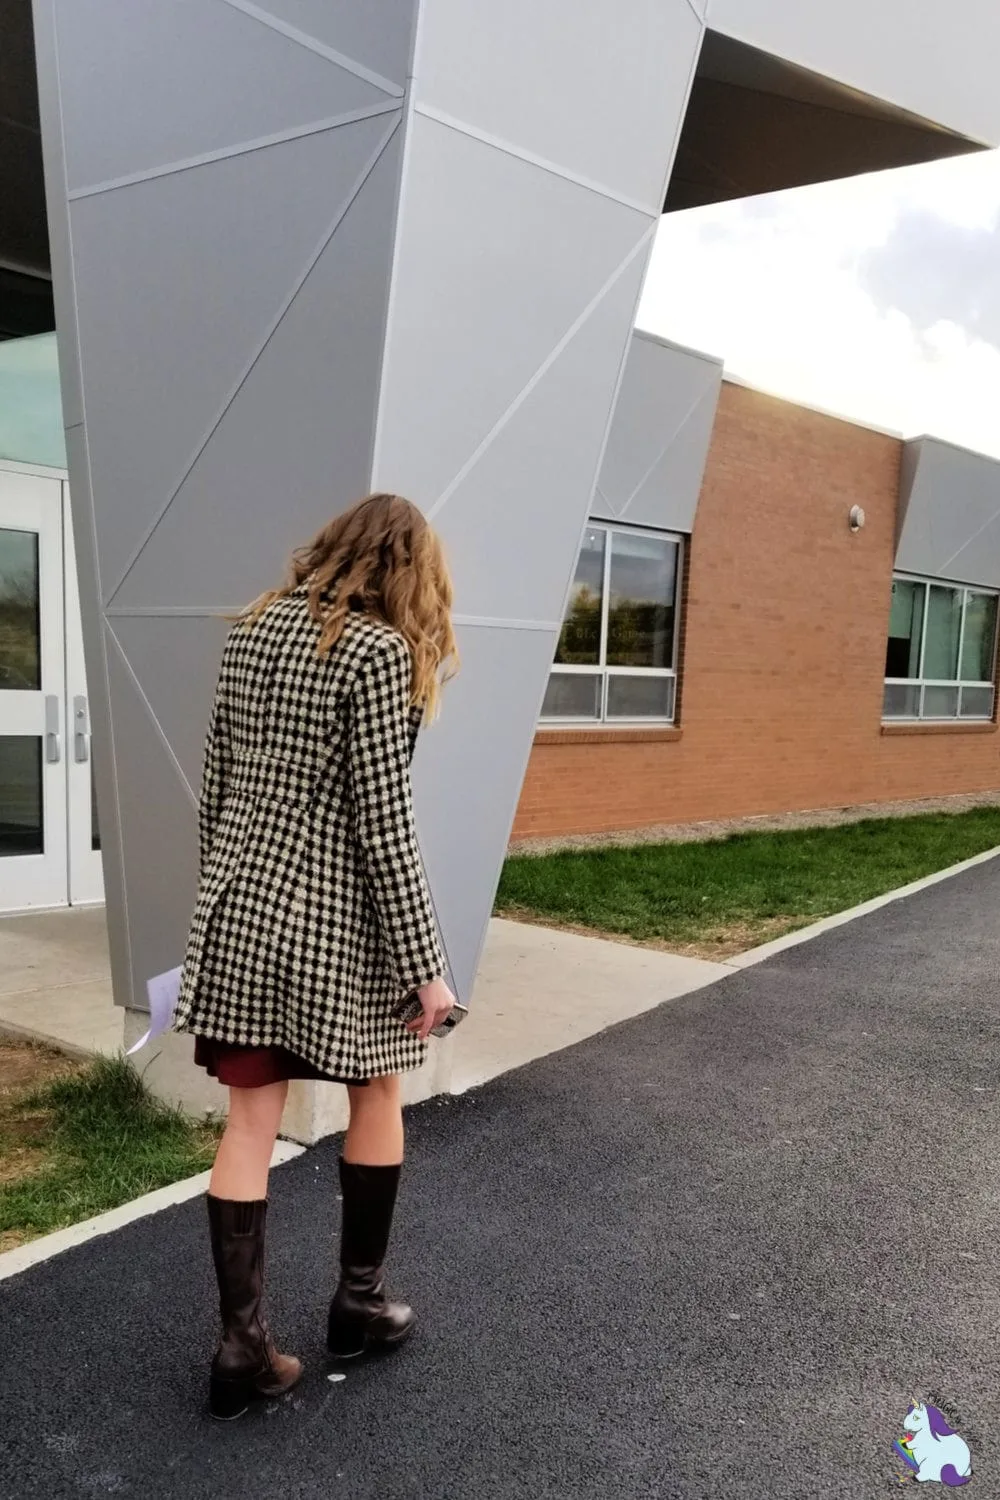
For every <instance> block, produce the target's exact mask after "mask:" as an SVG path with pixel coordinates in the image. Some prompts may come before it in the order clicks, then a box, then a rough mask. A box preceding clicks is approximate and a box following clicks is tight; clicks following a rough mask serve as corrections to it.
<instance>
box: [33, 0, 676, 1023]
mask: <svg viewBox="0 0 1000 1500" xmlns="http://www.w3.org/2000/svg"><path fill="white" fill-rule="evenodd" d="M35 7H36V29H37V31H38V34H39V67H40V90H41V94H42V102H43V137H44V147H45V154H46V177H47V190H48V196H49V203H50V219H51V225H52V237H53V259H54V272H55V279H56V291H57V298H58V304H57V313H58V321H59V332H60V339H61V341H62V348H63V364H64V371H65V373H66V374H67V375H68V381H67V412H68V415H67V419H66V420H67V423H68V424H69V428H70V432H69V453H70V474H71V480H72V495H73V504H74V510H75V515H76V521H77V535H78V537H79V539H80V543H79V546H80V563H81V585H82V595H83V605H84V620H85V631H86V636H87V652H88V673H89V678H90V682H91V687H92V692H93V694H94V698H95V704H94V711H95V727H96V730H97V737H98V742H99V745H103V747H104V755H103V756H100V755H99V758H98V772H99V795H100V806H101V816H102V823H103V827H104V832H105V849H106V864H107V866H108V891H109V915H110V917H111V921H112V939H113V960H114V968H115V980H116V993H117V997H118V999H119V1000H120V1001H122V1002H125V1003H130V1004H138V1005H141V1004H143V1002H144V981H145V978H146V977H147V976H148V975H149V974H151V973H154V972H157V971H158V970H160V969H163V968H165V967H167V966H169V965H171V964H173V963H176V962H177V959H178V953H179V950H180V945H181V943H182V942H183V938H184V934H185V930H186V925H187V919H188V913H189V910H190V905H191V901H192V898H193V894H194V880H195V845H196V840H195V806H196V799H197V787H198V781H199V776H200V759H201V740H202V734H203V729H204V724H205V721H206V717H207V713H208V708H209V703H210V698H211V692H212V686H213V682H214V676H215V671H216V666H217V661H218V654H219V650H220V649H221V644H222V641H223V639H224V632H225V625H224V622H223V621H222V620H221V619H219V618H218V617H219V615H220V614H221V613H223V612H224V611H226V610H231V609H232V608H233V607H234V606H238V605H239V604H241V603H242V602H244V601H245V600H246V599H247V598H249V597H252V596H253V595H254V594H255V593H256V592H258V590H259V589H260V588H261V587H263V586H265V585H266V584H268V583H270V582H271V581H273V580H274V579H275V578H276V577H277V576H278V575H279V574H280V571H281V568H282V566H283V563H284V560H285V558H286V556H287V554H288V552H289V550H290V549H291V547H292V546H293V545H295V544H297V543H299V542H301V541H302V540H304V539H305V538H306V537H307V536H308V535H309V534H310V533H311V532H312V531H313V530H314V529H315V528H316V527H317V526H318V525H319V524H321V523H322V522H323V521H324V520H326V519H327V518H328V517H329V515H330V514H332V513H334V512H336V511H337V510H338V509H340V508H342V507H343V506H344V505H345V504H347V503H349V502H350V501H351V500H352V499H354V498H355V497H356V496H357V495H359V494H361V493H363V492H364V491H365V490H367V489H368V488H370V487H375V486H377V487H391V488H394V489H398V490H401V491H403V492H404V493H408V494H410V495H412V497H413V498H414V499H415V500H417V501H418V502H419V503H420V504H421V505H422V506H423V507H424V508H425V510H426V511H427V513H428V514H430V515H431V516H432V517H433V518H434V520H435V522H436V524H437V525H438V526H439V528H440V530H441V531H442V533H443V535H444V537H445V540H446V542H447V544H448V546H449V549H450V554H451V559H452V564H453V569H454V573H455V579H456V586H457V611H458V626H459V636H460V643H461V647H462V651H463V655H464V658H465V670H464V672H463V674H462V676H461V677H460V678H459V679H458V681H457V682H455V683H454V684H453V685H452V686H451V687H450V688H449V691H448V694H447V698H446V706H445V712H444V715H443V718H442V720H441V722H440V724H439V725H437V726H435V727H434V729H433V730H431V731H429V732H428V733H427V734H426V736H424V737H423V739H422V742H421V745H420V748H419V751H418V756H417V761H416V764H415V782H416V789H417V812H418V821H419V824H420V829H421V834H422V841H423V844H424V849H425V855H426V859H427V864H428V869H429V872H430V875H431V883H432V887H433V889H434V894H435V899H436V902H437V906H438V910H439V914H440V918H441V922H442V927H443V932H444V938H445V943H446V947H447V949H448V953H449V957H450V960H451V965H452V970H453V974H454V977H455V980H456V982H457V985H458V988H459V990H460V991H461V992H462V993H466V994H467V993H468V990H469V988H470V986H471V981H472V976H473V973H474V970H475V966H476V962H477V959H478V953H479V948H480V944H481V940H482V936H483V933H484V931H485V925H486V921H487V918H488V915H489V910H490V906H491V902H492V897H493V891H494V886H495V882H496V877H497V873H498V871H499V867H500V863H501V860H502V858H503V853H504V848H505V844H506V838H507V833H508V829H509V826H510V823H511V820H512V818H513V814H514V810H515V807H516V802H517V797H518V793H519V788H520V782H521V777H522V774H523V768H524V764H525V762H526V760H527V756H528V753H529V749H530V745H531V739H532V734H533V730H534V724H535V719H536V716H537V712H538V708H539V705H540V702H541V698H542V694H543V692H544V687H545V681H546V676H547V672H548V667H549V664H550V661H551V657H552V651H553V648H554V644H555V638H556V633H557V622H558V620H559V618H560V614H561V610H562V604H563V600H564V597H565V594H566V591H567V589H568V586H569V580H570V576H571V573H572V569H573V565H574V561H575V554H576V549H577V546H578V543H579V537H580V533H581V529H582V527H583V525H584V523H585V520H586V516H587V512H588V509H589V505H590V500H591V497H592V493H593V484H594V479H595V476H596V473H597V469H598V466H599V463H600V459H601V455H602V452H603V446H604V439H605V436H606V432H607V426H608V420H609V417H610V413H611V409H612V406H613V404H614V399H615V395H616V390H617V385H618V381H619V378H620V373H621V369H622V364H623V359H624V354H625V350H626V346H627V343H628V339H629V335H630V331H631V327H632V322H633V317H634V311H635V306H636V303H637V299H638V295H639V290H640V285H641V281H642V277H643V274H644V270H645V265H646V261H647V257H648V251H649V247H650V244H651V240H652V235H653V232H654V229H655V226H656V223H657V221H658V211H659V206H660V204H661V202H662V198H663V190H664V186H665V182H666V178H667V174H668V169H669V165H670V162H671V159H672V154H673V150H674V145H675V142H676V138H677V134H678V131H679V127H680V123H681V120H682V117H683V113H684V108H685V103H686V98H687V91H688V87H689V82H690V78H691V75H692V72H693V68H694V64H695V60H696V57H697V53H698V49H699V46H700V42H701V34H702V25H701V22H700V20H699V18H698V17H697V16H696V15H695V13H694V12H693V10H692V9H691V7H690V5H689V3H688V0H623V3H622V4H620V5H618V6H616V7H614V9H613V11H612V9H611V8H609V7H608V6H606V5H604V4H603V3H600V0H585V3H581V0H550V3H548V4H547V5H546V6H545V7H544V8H539V7H538V6H537V5H536V4H535V3H534V0H509V3H507V4H505V5H503V6H497V5H494V4H492V3H489V0H424V3H423V4H422V5H421V7H420V13H419V28H418V29H419V45H418V47H417V50H416V52H414V49H413V33H414V22H415V20H416V0H377V3H376V4H372V5H371V6H368V5H366V6H364V7H362V6H358V5H356V4H355V3H353V0H323V3H319V0H264V3H261V4H256V3H255V4H250V3H249V0H35ZM411 59H412V60H411ZM64 145H65V150H64ZM84 414H85V418H86V420H85V424H83V418H84Z"/></svg>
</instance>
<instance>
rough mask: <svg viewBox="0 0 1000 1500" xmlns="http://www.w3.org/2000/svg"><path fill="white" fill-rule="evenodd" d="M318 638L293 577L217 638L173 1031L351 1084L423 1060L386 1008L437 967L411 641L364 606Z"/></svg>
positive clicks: (422, 1049)
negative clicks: (295, 1059) (294, 1061)
mask: <svg viewBox="0 0 1000 1500" xmlns="http://www.w3.org/2000/svg"><path fill="white" fill-rule="evenodd" d="M318 634H319V627H318V625H317V624H316V622H315V621H314V620H313V619H312V617H311V615H310V613H309V609H308V603H307V599H306V589H305V586H304V585H303V586H301V587H300V588H298V589H296V590H295V591H294V593H292V594H290V595H288V596H287V597H285V598H282V599H279V600H277V601H276V602H275V603H274V604H272V605H271V606H270V608H269V609H268V610H267V611H266V612H265V613H264V615H263V616H262V617H261V618H260V619H259V620H258V621H257V622H256V623H255V624H252V625H246V624H238V625H237V626H235V628H234V629H233V630H232V632H231V633H230V636H229V639H228V641H227V642H226V647H225V651H224V653H223V659H222V667H221V670H220V673H219V683H218V687H217V689H216V696H215V703H214V705H213V709H212V716H211V722H210V725H209V732H208V742H207V745H206V751H205V769H204V778H203V784H202V795H201V808H200V833H201V881H200V885H199V891H198V900H197V905H196V907H195V912H194V917H193V920H192V924H191V932H190V936H189V939H188V944H187V951H186V954H185V960H184V973H183V978H182V983H181V993H180V998H179V1001H178V1006H177V1014H176V1018H175V1022H174V1025H175V1027H176V1029H177V1030H179V1031H193V1032H197V1033H199V1034H200V1035H202V1036H207V1037H212V1038H214V1039H216V1040H218V1041H225V1042H239V1043H242V1044H244V1045H250V1046H281V1047H287V1048H289V1049H290V1050H291V1051H292V1052H295V1053H297V1054H298V1055H299V1056H300V1057H304V1058H306V1059H308V1061H309V1062H311V1063H314V1064H315V1065H316V1066H317V1067H318V1068H321V1069H322V1070H323V1071H324V1072H327V1073H332V1074H335V1075H336V1076H338V1077H341V1078H345V1079H350V1078H355V1079H359V1080H360V1079H363V1078H370V1077H373V1076H375V1075H377V1074H382V1073H397V1072H403V1071H405V1070H407V1069H410V1068H415V1067H419V1065H420V1064H421V1063H422V1062H423V1060H424V1056H425V1054H426V1049H427V1043H426V1042H422V1041H419V1040H418V1039H417V1038H416V1037H414V1036H412V1035H411V1034H410V1033H409V1032H408V1031H407V1030H406V1029H405V1028H404V1026H403V1025H402V1024H401V1023H400V1022H399V1021H398V1020H396V1019H395V1017H394V1016H393V1015H392V1014H391V1006H392V1004H393V1003H394V1002H395V1001H396V1000H398V999H399V998H401V997H402V996H403V995H405V994H408V993H409V992H410V991H411V990H413V989H415V988H416V987H417V986H418V985H421V984H425V983H426V982H427V981H428V980H429V979H433V978H434V977H435V976H436V975H438V974H443V973H444V971H445V962H444V956H443V953H442V951H441V945H440V942H439V939H438V934H437V929H436V926H435V921H434V913H433V908H432V905H431V899H430V895H429V893H428V890H427V883H426V880H425V877H424V871H423V865H422V862H421V858H420V851H419V848H418V846H417V840H416V834H415V831H414V824H413V806H412V801H411V793H410V759H411V757H412V754H413V749H414V746H415V744H416V736H417V731H418V729H419V725H420V719H421V713H420V710H419V709H412V708H410V706H409V690H410V671H411V663H410V653H409V648H408V647H407V645H406V642H405V641H404V640H403V638H402V636H400V635H399V634H397V632H396V631H394V630H392V629H390V628H389V627H388V626H386V625H383V624H382V623H381V622H380V621H377V620H374V619H372V618H370V617H369V616H367V615H362V614H351V615H349V616H348V621H347V625H346V627H345V630H344V633H343V635H342V636H341V638H340V640H339V641H338V642H337V644H336V645H335V646H334V648H333V650H332V652H331V653H330V655H329V656H328V657H326V658H325V659H320V657H319V656H318V655H317V653H316V641H317V638H318Z"/></svg>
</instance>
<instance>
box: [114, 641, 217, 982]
mask: <svg viewBox="0 0 1000 1500" xmlns="http://www.w3.org/2000/svg"><path fill="white" fill-rule="evenodd" d="M108 681H109V683H110V688H111V699H112V702H113V704H114V716H115V742H116V747H117V754H116V757H115V779H116V787H117V793H118V808H119V815H120V820H121V836H122V848H123V852H124V858H125V868H126V870H127V871H128V872H129V874H130V877H131V878H130V879H129V882H128V900H127V911H128V928H129V953H128V955H127V972H128V975H129V982H130V993H131V997H132V998H131V1000H130V1001H128V1003H131V1004H134V1005H135V1006H136V1007H137V1008H138V1009H145V1007H146V980H147V979H148V978H149V977H150V976H151V975H153V974H162V973H164V972H165V971H166V970H167V969H172V968H173V967H174V965H175V964H178V963H180V961H181V958H182V956H183V952H182V950H179V944H180V943H181V942H182V941H183V938H184V934H185V932H186V930H187V925H188V922H189V921H190V917H191V905H192V900H193V896H194V890H195V885H196V882H197V874H198V836H197V823H196V820H195V815H194V806H193V804H192V801H191V798H190V796H189V795H188V792H187V790H186V789H185V787H184V784H183V782H182V781H181V779H180V777H179V776H178V774H177V769H176V767H175V766H174V764H173V761H172V760H171V758H170V753H169V751H168V750H167V747H166V745H165V744H164V742H163V740H162V738H161V737H160V735H159V734H158V733H157V730H156V726H155V724H154V722H153V720H152V718H151V717H150V715H149V713H148V712H147V709H146V707H145V705H144V703H143V701H142V698H141V696H140V694H139V692H138V690H137V689H136V686H135V683H134V681H133V679H132V676H131V674H130V672H129V670H128V668H127V666H126V665H125V662H124V661H123V659H122V655H121V652H120V651H119V649H118V647H117V646H116V645H115V643H114V641H113V640H112V639H109V641H108ZM120 977H121V976H118V978H119V980H120ZM117 998H118V1000H119V1002H121V1000H122V999H123V998H125V999H127V997H123V996H122V995H121V994H120V993H118V994H117Z"/></svg>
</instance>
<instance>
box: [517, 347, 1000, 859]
mask: <svg viewBox="0 0 1000 1500" xmlns="http://www.w3.org/2000/svg"><path fill="white" fill-rule="evenodd" d="M857 507H860V508H861V510H862V511H863V513H864V514H863V518H862V517H861V515H860V514H859V512H858V510H857ZM998 512H1000V464H997V463H995V462H993V461H992V460H989V459H986V458H983V457H981V456H980V455H976V454H970V453H967V452H965V451H964V450H961V449H956V448H953V447H951V446H950V445H947V444H942V443H938V442H936V441H933V440H931V439H921V440H918V441H916V442H913V443H904V442H903V441H902V440H901V439H899V438H898V437H895V436H892V435H889V434H886V433H883V432H879V431H873V430H870V429H868V428H866V427H863V426H859V425H857V424H855V423H853V422H847V421H844V420H841V419H838V418H836V417H832V416H829V415H826V414H824V413H820V412H817V411H814V410H809V409H806V408H803V407H800V406H796V405H794V404H792V403H790V402H787V401H782V400H777V399H775V398H773V397H771V396H767V395H764V394H762V393H760V392H759V391H755V390H752V389H748V388H746V387H744V386H742V385H740V384H736V383H734V382H732V381H730V380H728V379H724V378H723V376H722V371H721V368H720V366H719V365H718V363H717V362H715V361H711V360H707V359H705V358H704V357H703V356H699V355H695V354H693V353H691V352H690V351H686V350H681V349H678V348H677V347H676V346H671V345H669V344H666V343H663V342H662V341H659V340H655V339H652V338H651V337H650V336H648V335H644V334H637V335H636V337H635V340H634V342H633V347H632V351H631V354H630V360H629V366H628V369H627V372H626V380H625V384H624V387H623V392H622V397H621V402H620V407H619V413H618V415H617V416H616V419H615V428H614V430H613V431H612V434H611V438H610V441H609V445H608V453H607V457H606V460H605V466H604V470H603V471H602V476H601V482H600V484H599V486H598V500H597V505H596V510H595V514H594V518H593V520H594V524H593V526H592V527H590V528H589V529H588V531H587V533H586V536H585V539H584V546H583V550H582V552H581V558H580V563H579V565H578V568H577V574H576V578H575V581H574V586H573V588H572V590H571V592H570V600H569V604H568V606H567V620H566V624H565V625H564V629H563V634H562V638H561V640H560V650H559V651H558V652H557V656H556V663H555V665H554V668H553V675H552V678H551V679H550V686H549V691H548V693H547V695H546V701H545V705H544V707H543V714H542V719H541V722H540V724H539V727H538V731H537V733H536V736H535V740H534V745H533V748H532V752H531V758H530V762H529V765H528V769H527V774H526V776H525V780H524V786H523V790H522V793H521V799H520V804H519V808H518V813H517V819H516V822H515V825H514V839H515V841H516V840H517V839H519V838H521V839H523V838H529V837H534V836H543V835H558V834H568V833H583V832H597V831H609V830H617V829H629V828H641V827H644V826H651V825H655V824H664V823H679V822H689V821H697V820H701V819H716V818H730V817H740V816H747V815H754V814H766V813H775V812H785V811H792V810H805V809H818V808H827V807H839V806H848V805H855V804H860V803H877V802H888V801H893V800H897V799H910V798H923V797H931V796H935V797H936V796H943V795H947V794H950V793H963V792H982V791H986V790H993V789H995V788H998V787H1000V758H998V745H1000V742H998V740H997V737H996V735H997V722H996V711H995V692H994V690H993V686H992V684H993V682H994V678H995V671H996V628H997V598H996V595H997V591H998V589H1000V543H998V527H997V524H996V522H995V519H994V518H995V517H996V516H997V514H998ZM859 523H860V524H859ZM636 594H637V595H639V597H640V601H641V602H640V604H639V606H637V605H636V600H635V599H634V598H632V597H630V596H631V595H636ZM581 601H582V603H581ZM637 607H638V610H639V615H640V621H639V627H638V631H637V630H636V628H635V616H636V610H637ZM643 610H644V611H645V613H644V614H643ZM623 612H624V616H625V625H624V627H623V626H622V624H621V620H620V618H619V617H620V616H622V614H623ZM623 631H624V633H623ZM588 632H589V633H588ZM623 664H627V665H623ZM616 669H617V670H616Z"/></svg>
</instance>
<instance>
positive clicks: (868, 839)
mask: <svg viewBox="0 0 1000 1500" xmlns="http://www.w3.org/2000/svg"><path fill="white" fill-rule="evenodd" d="M998 846H1000V808H994V807H984V808H976V809H974V810H973V811H971V812H964V813H932V814H927V815H924V816H920V817H907V818H885V819H877V820H876V819H871V820H868V821H865V822H863V823H853V824H846V825H844V826H843V827H838V828H810V829H794V830H791V829H790V830H788V831H787V832H783V833H740V834H733V835H731V836H730V837H729V838H727V839H721V840H712V841H709V842H706V843H697V844H635V845H631V846H629V847H620V848H617V847H608V848H602V849H597V848H595V849H586V850H575V851H566V852H563V853H557V854H545V855H513V856H511V857H510V858H509V859H508V860H507V862H506V864H505V865H504V870H503V875H502V877H501V880H500V889H499V892H498V895H497V904H496V912H497V915H498V916H511V917H518V918H521V919H523V920H526V921H531V920H533V919H537V920H540V921H543V922H553V923H557V924H559V925H567V926H574V927H588V928H594V929H596V930H597V931H599V932H606V933H612V934H618V935H621V936H624V937H628V938H632V939H634V940H635V941H637V942H647V943H649V942H652V943H657V944H660V945H666V946H670V947H675V948H678V949H681V950H687V951H689V952H694V951H698V952H700V953H703V954H705V955H716V956H719V957H726V956H728V955H730V954H732V953H738V952H741V951H743V950H744V949H746V948H750V947H753V946H754V944H756V943H760V942H766V941H767V940H768V939H769V938H772V937H775V936H777V935H779V934H780V933H782V932H789V931H791V930H792V929H794V928H796V927H802V926H805V925H806V924H808V923H809V922H814V921H816V920H817V919H818V918H820V917H826V916H830V915H831V914H832V913H834V912H838V911H843V910H844V909H845V908H846V907H849V906H855V905H857V904H858V903H859V902H861V901H868V900H870V899H871V898H872V897H873V896H880V895H882V894H883V893H884V892H886V891H891V890H895V889H896V888H897V887H898V886H901V885H907V884H908V883H909V882H910V881H911V880H918V879H919V878H920V877H921V876H923V875H930V874H932V873H933V872H934V871H936V870H943V869H945V868H946V867H947V866H948V865H953V864H957V863H958V862H959V861H960V860H963V859H968V858H970V856H971V855H973V854H980V853H982V852H983V851H984V850H986V849H993V848H996V847H998Z"/></svg>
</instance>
